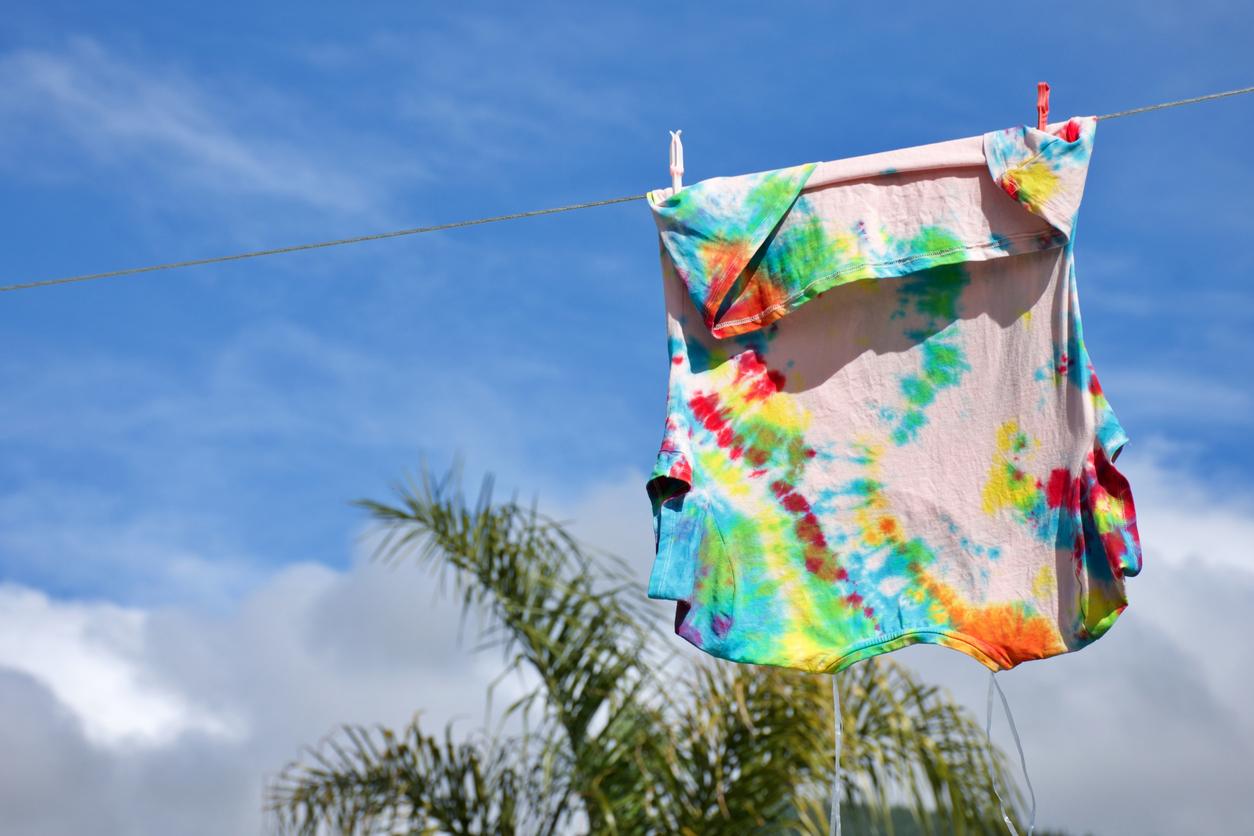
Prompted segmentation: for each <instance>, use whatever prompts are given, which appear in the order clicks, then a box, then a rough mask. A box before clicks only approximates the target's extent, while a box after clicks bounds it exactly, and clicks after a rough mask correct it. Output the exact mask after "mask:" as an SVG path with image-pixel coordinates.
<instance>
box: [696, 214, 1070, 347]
mask: <svg viewBox="0 0 1254 836" xmlns="http://www.w3.org/2000/svg"><path fill="white" fill-rule="evenodd" d="M1041 238H1042V234H1041V233H1040V232H1020V233H1017V234H1015V235H1005V236H1001V237H998V238H995V239H990V240H988V241H982V242H980V243H978V244H966V245H964V246H961V247H949V248H948V249H944V250H933V251H932V252H926V253H913V254H911V255H908V256H902V257H901V258H895V259H892V260H890V261H876V262H873V263H870V264H851V265H849V266H846V267H843V268H841V269H840V270H836V271H835V272H832V273H826V274H824V275H822V276H819V277H818V278H816V279H814V280H813V281H811V282H809V283H808V284H806V285H805V286H804V287H802V288H801V289H799V290H796V291H794V292H793V293H792V295H790V296H789V297H788V298H786V299H784V300H783V301H781V302H776V303H775V304H774V305H771V306H770V307H768V308H763V309H762V310H761V311H759V312H758V313H756V314H754V315H753V316H748V317H742V318H740V319H733V320H729V321H724V322H722V323H719V324H718V325H717V326H714V327H712V328H711V333H712V334H713V335H714V336H715V337H718V338H722V337H732V336H735V335H736V334H740V333H743V332H744V331H747V330H756V329H757V328H759V327H762V326H764V325H767V324H769V323H771V322H773V321H775V320H776V319H781V318H783V317H784V316H785V315H787V314H788V313H789V312H791V311H793V310H796V309H797V308H799V307H801V305H803V304H805V303H806V302H807V301H809V300H810V299H811V298H813V297H814V296H817V295H818V294H820V293H822V292H823V291H825V290H830V289H831V288H832V287H835V286H837V285H839V284H846V283H848V282H853V281H862V280H866V279H887V278H896V277H899V276H902V275H905V274H906V273H907V272H912V271H909V270H904V271H901V272H889V273H887V274H886V275H876V274H875V272H874V271H877V270H881V269H883V270H895V269H898V268H902V267H907V268H908V267H912V266H913V265H915V264H916V263H918V262H921V261H929V262H930V261H936V260H938V259H944V258H945V257H946V256H954V255H958V254H960V253H968V252H984V251H989V250H1000V251H1003V252H1001V253H1000V255H1015V253H1013V252H1007V251H1006V250H1007V246H1006V245H1007V244H1011V243H1015V242H1019V241H1028V240H1040V239H1041ZM1047 240H1048V242H1049V243H1048V245H1047V246H1045V247H1042V248H1041V250H1042V251H1043V250H1049V249H1056V248H1058V247H1062V246H1063V245H1064V244H1065V243H1066V236H1065V235H1064V234H1063V233H1062V232H1060V231H1056V232H1055V234H1054V235H1053V236H1049V237H1048V239H1047ZM961 260H963V259H951V260H949V261H943V260H941V261H939V262H938V263H936V264H928V265H927V267H939V266H941V265H943V264H952V263H955V262H957V261H961ZM922 269H926V267H925V268H922ZM862 271H871V272H872V275H854V276H851V275H850V274H852V273H860V272H862ZM844 277H848V278H847V279H846V281H845V282H841V281H839V280H840V279H841V278H844ZM708 326H709V323H707V327H708ZM744 326H752V327H744Z"/></svg>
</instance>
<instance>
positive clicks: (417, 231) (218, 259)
mask: <svg viewBox="0 0 1254 836" xmlns="http://www.w3.org/2000/svg"><path fill="white" fill-rule="evenodd" d="M644 197H645V196H644V195H642V194H640V195H630V196H628V197H612V198H610V199H609V200H593V201H589V202H588V203H572V204H571V205H570V206H558V207H556V208H553V209H532V210H531V211H529V212H514V213H513V214H510V215H497V216H496V217H492V218H476V219H475V220H472V221H455V222H453V223H448V224H438V225H436V226H416V227H414V228H412V229H397V230H394V231H392V232H376V233H375V234H373V235H358V236H355V237H353V238H337V239H335V240H334V241H317V242H315V243H312V244H293V245H292V246H290V247H274V248H273V249H269V250H253V251H252V252H247V253H236V254H235V255H220V256H215V257H214V258H193V259H191V260H189V261H172V262H169V263H168V264H153V265H150V266H148V267H128V268H126V269H124V270H110V271H109V272H107V273H88V274H87V275H83V276H66V277H65V278H62V279H42V280H40V281H35V282H22V283H21V284H8V285H4V286H2V287H0V292H4V291H9V290H28V289H30V288H33V287H50V286H52V285H57V284H70V283H72V282H87V281H92V280H93V279H113V278H117V277H118V276H134V275H135V274H137V273H151V272H153V271H155V270H173V269H175V268H176V267H196V266H199V265H201V264H221V263H222V262H224V261H242V260H243V259H246V258H260V257H261V256H263V255H280V254H282V253H296V252H300V251H301V250H318V249H322V248H323V247H339V246H341V245H343V244H360V243H362V242H364V241H380V240H382V239H384V238H400V237H401V236H404V235H421V234H423V233H424V232H439V231H440V230H444V229H458V228H460V227H463V226H478V225H479V224H491V223H496V222H497V221H513V220H517V219H519V218H534V217H536V216H537V215H555V214H557V213H558V212H571V211H573V210H575V209H591V208H592V207H594V206H609V205H610V204H612V203H627V202H628V201H632V200H644Z"/></svg>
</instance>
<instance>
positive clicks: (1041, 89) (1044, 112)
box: [1036, 81, 1049, 131]
mask: <svg viewBox="0 0 1254 836" xmlns="http://www.w3.org/2000/svg"><path fill="white" fill-rule="evenodd" d="M1047 124H1049V85H1048V84H1046V83H1045V82H1043V81H1040V82H1037V85H1036V127H1037V129H1038V130H1042V131H1043V130H1045V126H1046V125H1047Z"/></svg>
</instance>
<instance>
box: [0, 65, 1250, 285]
mask: <svg viewBox="0 0 1254 836" xmlns="http://www.w3.org/2000/svg"><path fill="white" fill-rule="evenodd" d="M1244 93H1254V87H1242V88H1240V89H1238V90H1226V91H1224V92H1222V93H1210V94H1207V95H1205V96H1194V97H1193V98H1191V99H1179V100H1177V101H1174V102H1162V103H1160V104H1152V105H1146V106H1145V107H1135V108H1132V109H1131V110H1120V111H1118V112H1116V113H1108V114H1106V115H1105V116H1099V117H1097V118H1098V119H1119V118H1121V117H1124V116H1132V115H1133V114H1136V113H1147V112H1149V111H1151V110H1162V109H1163V108H1168V107H1179V106H1180V105H1187V104H1196V103H1197V102H1209V101H1213V100H1214V99H1224V98H1227V97H1228V96H1240V95H1242V94H1244ZM681 153H682V152H681ZM680 164H681V165H682V157H681V159H680ZM645 197H646V195H644V194H639V195H628V196H627V197H612V198H610V199H609V200H593V201H588V202H586V203H572V204H571V205H569V206H556V207H554V208H552V209H532V210H531V211H528V212H514V213H512V214H509V215H496V216H495V217H491V218H475V219H474V220H469V221H454V222H453V223H446V224H436V225H435V226H417V227H413V228H412V229H398V230H394V231H392V232H378V233H375V234H373V235H357V236H354V237H352V238H337V239H335V240H332V241H317V242H315V243H312V244H294V245H292V246H288V247H273V248H271V249H266V250H253V251H251V252H246V253H236V254H234V255H220V256H215V257H213V258H193V259H189V260H187V261H171V262H168V263H166V264H152V265H149V266H147V267H127V268H125V269H122V270H109V271H107V272H104V273H86V274H83V275H79V276H65V277H63V278H57V279H40V280H38V281H29V282H18V283H15V284H7V285H0V293H2V292H6V291H11V290H30V289H32V288H37V287H52V286H53V285H60V284H72V283H75V282H87V281H93V280H95V279H114V278H118V277H120V276H134V275H138V274H139V273H153V272H156V271H158V270H174V269H177V268H179V267H199V266H202V265H206V264H221V263H223V262H227V261H242V260H244V259H248V258H260V257H262V256H266V255H281V254H283V253H295V252H301V251H302V250H317V249H322V248H324V247H339V246H343V245H345V244H360V243H363V242H365V241H380V240H383V239H385V238H400V237H402V236H406V235H422V234H424V233H427V232H440V231H441V230H445V229H459V228H461V227H466V226H478V225H479V224H490V223H497V222H498V221H513V220H518V219H520V218H534V217H536V216H538V215H556V214H558V213H559V212H573V211H574V210H576V209H591V208H592V207H594V206H610V205H612V204H615V203H628V202H631V201H635V200H644V199H645Z"/></svg>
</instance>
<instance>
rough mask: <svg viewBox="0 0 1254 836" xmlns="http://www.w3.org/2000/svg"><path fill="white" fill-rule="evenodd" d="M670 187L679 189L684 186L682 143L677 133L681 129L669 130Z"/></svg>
mask: <svg viewBox="0 0 1254 836" xmlns="http://www.w3.org/2000/svg"><path fill="white" fill-rule="evenodd" d="M670 133H671V188H672V189H674V190H675V191H679V190H680V189H682V188H683V187H684V143H683V142H682V141H680V139H679V135H680V134H682V133H683V131H671V132H670Z"/></svg>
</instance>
